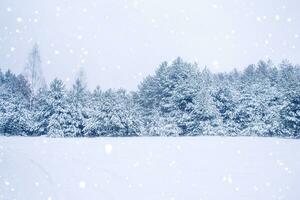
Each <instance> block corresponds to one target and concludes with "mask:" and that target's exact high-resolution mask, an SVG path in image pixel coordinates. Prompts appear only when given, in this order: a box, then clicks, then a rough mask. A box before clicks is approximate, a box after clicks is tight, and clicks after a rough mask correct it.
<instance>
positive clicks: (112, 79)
mask: <svg viewBox="0 0 300 200" xmlns="http://www.w3.org/2000/svg"><path fill="white" fill-rule="evenodd" d="M299 9H300V1H299V0H263V1H262V0H251V1H249V0H201V1H199V0H184V1H182V0H181V1H179V0H163V1H162V0H43V1H41V0H26V1H24V0H0V58H1V60H0V68H1V69H2V70H7V69H11V70H13V71H14V72H16V73H22V72H23V69H24V66H25V63H26V59H27V57H28V53H29V52H30V50H31V48H32V47H33V45H34V43H38V44H39V47H40V51H41V56H42V70H43V74H44V76H45V78H46V80H47V81H48V82H49V81H51V80H52V79H53V78H54V77H58V78H60V79H62V80H64V81H65V83H66V84H67V85H71V84H72V83H73V80H74V78H75V77H76V75H77V74H78V71H79V70H83V71H84V72H85V76H86V80H87V83H88V86H89V87H90V88H95V87H96V86H97V85H99V86H100V87H101V88H103V89H107V88H125V89H129V90H135V89H136V88H137V86H138V84H139V82H140V81H142V80H143V78H144V77H146V76H147V75H149V74H153V73H154V71H155V69H156V68H157V67H158V66H159V64H160V63H161V62H163V61H169V62H170V61H172V60H174V59H175V58H176V57H178V56H180V57H182V58H183V59H184V60H186V61H188V62H197V63H198V65H199V68H204V67H205V66H207V67H208V68H209V69H210V70H211V71H213V72H223V71H230V70H232V69H233V68H237V69H239V70H242V69H243V68H245V67H246V66H247V65H249V64H252V63H257V62H258V61H259V60H260V59H264V60H267V59H271V60H272V61H273V62H274V63H275V64H278V63H280V61H281V60H283V59H288V60H289V61H290V62H292V63H300V38H299V36H300V12H299Z"/></svg>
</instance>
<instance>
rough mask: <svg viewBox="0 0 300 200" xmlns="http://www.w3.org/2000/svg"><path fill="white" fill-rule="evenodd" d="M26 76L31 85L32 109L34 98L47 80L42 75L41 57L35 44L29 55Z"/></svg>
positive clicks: (25, 70)
mask: <svg viewBox="0 0 300 200" xmlns="http://www.w3.org/2000/svg"><path fill="white" fill-rule="evenodd" d="M24 75H25V77H26V78H27V80H28V82H29V83H30V89H31V96H30V109H31V107H32V100H33V97H34V96H35V95H36V94H37V92H38V90H39V89H40V88H41V87H43V86H44V84H45V80H44V77H43V74H42V67H41V56H40V50H39V46H38V44H37V43H35V44H34V46H33V48H32V50H31V51H30V53H29V55H28V60H27V63H26V65H25V69H24Z"/></svg>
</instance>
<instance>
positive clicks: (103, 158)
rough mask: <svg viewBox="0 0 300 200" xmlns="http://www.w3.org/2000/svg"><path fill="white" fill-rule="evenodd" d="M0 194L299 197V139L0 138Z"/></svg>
mask: <svg viewBox="0 0 300 200" xmlns="http://www.w3.org/2000/svg"><path fill="white" fill-rule="evenodd" d="M0 149H1V151H0V159H1V160H2V162H1V163H0V199H32V200H34V199H51V200H56V199H90V200H93V199H191V200H192V199H231V200H235V199H237V200H238V199H261V200H268V199H289V200H293V199H295V200H296V199H299V195H300V191H299V190H298V188H299V187H298V185H299V183H300V180H299V175H300V161H299V160H300V153H299V152H300V151H299V149H300V140H288V139H277V138H251V137H236V138H223V137H177V138H164V137H152V138H149V137H142V138H46V137H35V138H30V137H0Z"/></svg>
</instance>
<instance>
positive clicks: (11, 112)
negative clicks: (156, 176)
mask: <svg viewBox="0 0 300 200" xmlns="http://www.w3.org/2000/svg"><path fill="white" fill-rule="evenodd" d="M40 66H41V59H40V55H39V50H38V47H37V46H35V47H34V48H33V50H32V52H31V53H30V54H29V59H28V61H27V64H26V68H25V70H24V71H25V72H24V73H23V74H20V75H16V74H14V73H13V72H11V71H9V70H8V71H6V72H2V71H0V134H4V135H24V136H40V135H47V136H50V137H97V136H198V135H222V136H223V135H225V136H277V137H278V136H279V137H289V138H299V137H300V67H299V65H293V64H291V63H289V62H287V61H283V62H282V63H280V64H279V65H278V66H274V65H273V64H272V62H271V61H267V62H264V61H259V62H258V63H257V64H256V65H249V66H248V67H246V68H245V69H244V70H243V71H242V72H240V71H237V70H233V71H232V72H230V73H212V72H210V71H209V69H208V68H204V69H203V70H200V68H199V67H198V66H197V64H191V63H187V62H185V61H183V60H182V59H181V58H177V59H176V60H174V61H173V62H172V63H167V62H163V63H162V64H161V65H160V66H159V67H158V68H157V69H156V71H155V73H154V75H150V76H148V77H146V78H145V79H144V80H143V81H142V82H141V83H140V84H139V87H138V90H137V91H134V92H128V91H126V90H123V89H120V90H112V89H109V90H105V91H104V90H101V89H100V87H97V88H96V89H95V90H94V91H89V90H88V89H87V87H86V83H85V81H84V79H83V78H82V77H81V76H78V78H77V79H76V81H75V83H74V85H73V87H72V88H71V89H67V88H66V87H65V85H64V83H63V81H61V80H59V79H54V80H53V81H52V82H51V83H50V85H49V86H48V85H47V84H45V82H44V81H43V78H42V75H41V69H40Z"/></svg>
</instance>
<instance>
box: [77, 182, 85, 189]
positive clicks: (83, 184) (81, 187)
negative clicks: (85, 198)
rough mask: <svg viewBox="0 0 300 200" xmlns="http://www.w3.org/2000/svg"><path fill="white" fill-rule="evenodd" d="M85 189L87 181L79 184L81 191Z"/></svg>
mask: <svg viewBox="0 0 300 200" xmlns="http://www.w3.org/2000/svg"><path fill="white" fill-rule="evenodd" d="M85 187H86V183H85V181H80V182H79V188H80V189H84V188H85Z"/></svg>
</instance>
